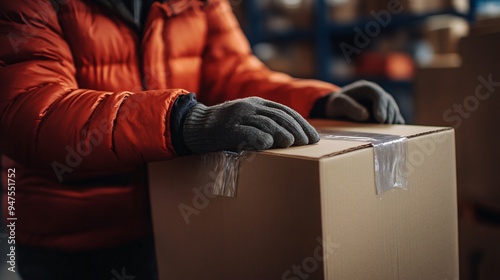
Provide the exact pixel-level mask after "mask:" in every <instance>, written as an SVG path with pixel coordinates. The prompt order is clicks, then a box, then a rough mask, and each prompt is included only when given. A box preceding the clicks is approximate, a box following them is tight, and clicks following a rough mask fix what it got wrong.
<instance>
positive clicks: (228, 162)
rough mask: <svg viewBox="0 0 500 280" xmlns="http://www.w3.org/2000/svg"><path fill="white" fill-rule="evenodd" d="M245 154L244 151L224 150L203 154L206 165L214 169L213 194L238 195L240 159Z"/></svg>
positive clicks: (211, 190)
mask: <svg viewBox="0 0 500 280" xmlns="http://www.w3.org/2000/svg"><path fill="white" fill-rule="evenodd" d="M244 156H245V152H244V151H241V152H239V153H236V152H230V151H222V152H217V153H210V154H205V155H203V162H204V165H205V166H206V167H208V168H209V169H210V170H212V172H211V174H212V175H211V177H212V179H213V180H214V181H213V187H212V188H210V192H211V193H212V194H213V195H220V196H228V197H235V196H236V185H237V184H238V173H239V169H240V161H241V159H242V158H243V157H244Z"/></svg>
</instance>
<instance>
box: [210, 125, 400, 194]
mask: <svg viewBox="0 0 500 280" xmlns="http://www.w3.org/2000/svg"><path fill="white" fill-rule="evenodd" d="M318 132H319V134H320V136H321V138H322V139H325V140H342V141H356V142H365V143H366V142H367V143H370V144H371V145H372V146H373V160H374V166H375V170H374V171H375V187H376V193H377V195H379V194H381V193H383V192H385V191H387V190H390V189H393V188H406V187H407V185H408V178H407V177H406V176H405V168H406V160H407V154H408V143H407V140H408V139H407V138H406V137H404V136H398V135H390V134H379V133H366V132H351V131H340V130H338V131H337V130H320V131H318ZM245 155H246V153H245V152H244V151H242V152H239V153H236V152H230V151H223V152H217V153H210V154H205V155H203V161H204V164H205V166H206V167H208V168H209V170H212V171H213V172H212V173H211V174H212V175H211V177H212V179H213V180H214V181H213V187H212V188H211V189H210V190H211V193H212V194H213V195H219V196H228V197H235V196H236V186H237V184H238V173H239V167H240V162H241V159H242V158H244V157H245Z"/></svg>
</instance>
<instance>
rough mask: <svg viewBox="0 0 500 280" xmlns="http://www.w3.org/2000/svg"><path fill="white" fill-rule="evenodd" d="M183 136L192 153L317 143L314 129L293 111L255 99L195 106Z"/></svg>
mask: <svg viewBox="0 0 500 280" xmlns="http://www.w3.org/2000/svg"><path fill="white" fill-rule="evenodd" d="M183 137H184V142H185V144H186V146H187V148H188V149H189V150H190V151H191V152H193V153H208V152H216V151H221V150H233V151H234V150H239V149H251V150H264V149H269V148H272V147H276V148H286V147H289V146H292V145H295V146H300V145H306V144H313V143H316V142H318V141H319V135H318V133H317V132H316V130H315V129H314V128H313V127H312V126H311V125H310V124H309V123H307V121H306V120H304V119H303V118H302V117H301V116H300V115H299V114H298V113H297V112H295V111H294V110H292V109H290V108H288V107H286V106H284V105H281V104H279V103H275V102H272V101H268V100H265V99H262V98H258V97H249V98H244V99H237V100H233V101H230V102H225V103H222V104H219V105H215V106H211V107H207V106H205V105H203V104H201V103H198V104H197V105H195V106H194V107H193V108H192V109H191V110H190V111H189V112H188V114H187V116H186V119H185V121H184V127H183Z"/></svg>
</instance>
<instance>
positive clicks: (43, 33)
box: [0, 0, 338, 251]
mask: <svg viewBox="0 0 500 280" xmlns="http://www.w3.org/2000/svg"><path fill="white" fill-rule="evenodd" d="M172 2H176V1H171V2H170V3H162V2H155V3H154V4H153V5H152V6H151V8H150V10H149V12H148V15H147V19H146V21H145V23H144V27H143V32H142V33H141V32H138V31H137V30H136V29H134V27H133V26H131V25H130V24H128V23H127V22H126V21H124V20H123V19H122V18H120V17H119V16H117V15H116V14H115V13H113V12H111V11H109V10H108V9H106V7H104V6H101V5H98V4H96V3H95V2H93V1H83V0H58V1H55V3H56V5H52V4H51V3H50V1H47V0H45V1H40V0H15V1H13V0H0V125H1V127H0V153H2V154H3V156H2V166H3V176H2V184H3V185H4V194H5V195H4V209H6V208H5V207H6V194H7V192H6V190H7V184H6V183H7V171H8V169H15V190H16V193H15V211H14V212H13V213H11V214H12V215H13V216H14V217H16V218H17V221H16V238H17V241H18V242H19V243H21V244H24V245H27V246H36V247H45V248H53V249H60V250H65V251H80V250H90V249H95V248H104V247H109V246H113V245H118V244H121V243H124V242H127V241H130V240H133V239H137V238H141V237H145V236H147V235H150V234H151V225H150V218H149V217H150V214H149V205H148V191H147V182H146V170H145V166H146V165H145V164H146V163H147V162H152V161H161V160H168V159H171V158H173V157H175V156H176V153H175V150H174V147H173V145H172V137H171V130H170V117H171V115H170V114H171V112H172V107H173V104H174V102H175V100H176V99H177V98H178V97H179V96H181V95H186V94H188V93H189V92H194V93H196V94H197V100H198V101H199V102H202V103H204V104H206V105H212V104H217V103H220V102H223V101H226V100H231V99H236V98H241V97H248V96H260V97H263V98H266V99H270V100H273V101H276V102H280V103H283V104H285V105H288V106H290V107H292V108H294V109H295V110H297V111H298V112H299V113H300V114H302V115H303V116H307V115H308V114H309V111H310V110H311V108H312V106H313V103H314V102H315V101H316V100H318V98H320V97H322V96H324V95H325V94H327V93H329V92H332V91H335V90H337V89H338V88H337V87H336V86H334V85H331V84H327V83H323V82H319V81H312V80H298V79H293V78H291V77H289V76H287V75H285V74H281V73H275V72H272V71H270V70H268V69H267V68H266V67H265V66H264V65H263V64H262V63H261V62H260V61H259V60H258V59H257V58H255V57H254V56H253V55H252V54H251V50H250V48H249V44H248V42H247V40H246V39H245V37H244V35H243V33H242V31H241V29H240V28H239V26H238V23H237V21H236V19H235V17H234V15H233V14H232V11H231V7H230V5H229V3H227V2H226V1H216V0H213V1H208V3H205V4H203V5H198V4H199V3H198V2H196V1H183V2H185V3H184V4H186V5H188V4H189V7H188V8H187V9H184V11H183V12H182V13H180V14H176V11H175V10H174V11H173V10H172V7H173V6H172ZM181 6H182V5H181ZM11 171H13V170H11ZM165 187H168V186H165ZM5 215H6V216H9V213H8V212H6V211H4V216H5Z"/></svg>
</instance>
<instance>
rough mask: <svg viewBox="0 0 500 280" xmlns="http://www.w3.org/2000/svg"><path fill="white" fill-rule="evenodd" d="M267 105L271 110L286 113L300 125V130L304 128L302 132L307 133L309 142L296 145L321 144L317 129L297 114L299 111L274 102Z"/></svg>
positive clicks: (268, 102)
mask: <svg viewBox="0 0 500 280" xmlns="http://www.w3.org/2000/svg"><path fill="white" fill-rule="evenodd" d="M265 105H266V106H267V107H269V108H273V109H277V110H281V111H284V112H285V113H286V114H288V115H289V116H291V117H292V118H293V119H294V120H295V121H296V123H298V124H299V126H300V128H302V131H303V132H304V133H305V135H306V137H307V141H305V143H304V144H300V143H302V142H299V143H295V145H306V144H314V143H318V142H319V134H318V132H317V131H316V129H315V128H314V127H313V126H312V125H310V124H309V123H308V122H307V121H306V120H305V119H304V118H303V117H302V116H301V115H300V114H299V113H297V111H295V110H293V109H292V108H290V107H288V106H285V105H282V104H279V103H276V102H272V101H267V102H266V104H265ZM296 138H297V137H296Z"/></svg>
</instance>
